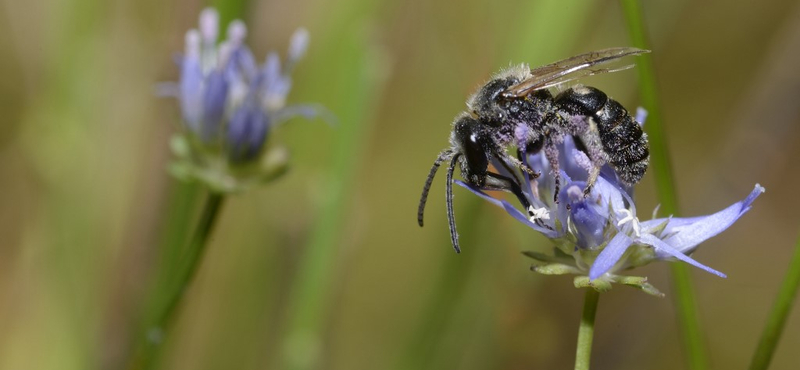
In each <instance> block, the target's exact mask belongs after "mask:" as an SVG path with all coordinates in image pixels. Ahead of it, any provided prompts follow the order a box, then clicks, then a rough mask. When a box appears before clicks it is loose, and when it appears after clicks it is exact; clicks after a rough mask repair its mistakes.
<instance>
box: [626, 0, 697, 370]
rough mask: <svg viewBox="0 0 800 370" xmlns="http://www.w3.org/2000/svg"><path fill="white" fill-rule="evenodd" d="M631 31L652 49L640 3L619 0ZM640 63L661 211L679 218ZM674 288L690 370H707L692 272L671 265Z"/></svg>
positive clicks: (651, 78)
mask: <svg viewBox="0 0 800 370" xmlns="http://www.w3.org/2000/svg"><path fill="white" fill-rule="evenodd" d="M620 3H621V4H622V9H623V13H624V14H625V20H626V23H627V24H628V31H629V33H630V36H631V42H632V43H633V46H635V47H638V48H642V49H648V50H649V49H650V46H649V42H648V39H647V32H646V31H645V26H644V20H643V19H644V17H643V16H642V9H641V4H640V3H639V0H620ZM636 59H637V69H638V71H639V79H640V84H641V96H642V104H643V105H644V107H645V109H647V124H646V126H645V127H646V129H647V132H648V138H649V142H650V162H651V163H652V166H651V168H652V171H653V172H654V173H655V181H656V191H657V193H658V198H659V201H660V202H661V209H662V211H663V212H664V213H665V214H668V215H676V214H678V202H677V195H676V191H675V182H674V179H673V176H672V165H671V164H670V158H669V153H668V150H667V140H666V135H665V134H664V128H663V125H662V118H661V108H660V106H659V103H658V94H657V91H656V90H657V89H656V82H655V80H656V78H655V72H654V68H653V58H652V55H651V54H643V55H641V56H639V57H637V58H636ZM671 269H672V284H673V289H674V290H675V305H676V306H677V307H676V309H677V313H678V321H679V324H680V327H681V339H682V342H683V344H684V350H685V351H686V356H687V357H688V361H689V365H690V368H691V369H693V370H701V369H706V368H707V367H708V366H707V365H708V359H707V358H706V352H705V348H704V346H703V340H702V332H701V330H700V323H699V321H698V318H697V312H696V306H697V303H696V298H695V294H694V291H693V289H692V281H691V276H690V275H689V268H688V267H687V266H686V265H685V264H681V263H673V264H672V267H671Z"/></svg>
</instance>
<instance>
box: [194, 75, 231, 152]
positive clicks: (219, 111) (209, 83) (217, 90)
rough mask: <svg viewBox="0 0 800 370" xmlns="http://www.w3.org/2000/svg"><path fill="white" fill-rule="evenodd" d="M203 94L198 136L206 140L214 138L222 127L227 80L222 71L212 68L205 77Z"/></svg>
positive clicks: (226, 96) (226, 95)
mask: <svg viewBox="0 0 800 370" xmlns="http://www.w3.org/2000/svg"><path fill="white" fill-rule="evenodd" d="M204 90H205V91H204V94H203V125H202V127H201V129H200V138H201V139H202V140H203V141H205V142H208V141H209V140H211V139H213V138H215V137H216V136H217V135H218V134H219V132H220V129H221V128H222V118H223V116H224V115H225V103H226V101H227V98H228V81H227V79H226V78H225V74H224V73H223V72H222V71H218V70H214V71H211V73H209V74H208V76H207V77H206V86H205V89H204Z"/></svg>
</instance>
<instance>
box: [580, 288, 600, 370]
mask: <svg viewBox="0 0 800 370" xmlns="http://www.w3.org/2000/svg"><path fill="white" fill-rule="evenodd" d="M598 300H600V293H599V292H598V291H596V290H594V289H592V288H588V289H586V296H585V298H584V301H583V315H582V316H581V325H580V327H578V345H577V349H576V350H575V370H589V362H590V360H591V358H592V340H593V339H594V318H595V316H596V315H597V301H598Z"/></svg>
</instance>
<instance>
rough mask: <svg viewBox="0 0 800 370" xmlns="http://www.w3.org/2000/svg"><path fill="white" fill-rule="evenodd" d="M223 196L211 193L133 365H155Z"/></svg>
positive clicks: (148, 327) (196, 266)
mask: <svg viewBox="0 0 800 370" xmlns="http://www.w3.org/2000/svg"><path fill="white" fill-rule="evenodd" d="M224 199H225V198H224V196H223V195H222V194H219V193H210V194H209V195H208V197H207V200H206V203H205V206H204V207H203V211H202V213H201V215H200V220H199V221H198V223H197V227H196V228H195V231H194V234H193V235H192V238H191V239H190V241H189V244H188V245H187V247H186V249H185V252H184V255H183V258H181V261H180V263H179V264H178V268H179V271H178V275H177V276H176V277H175V278H174V279H173V280H169V281H167V282H166V283H167V284H168V285H167V288H168V290H167V294H166V297H165V299H164V301H163V302H165V303H164V304H163V305H161V306H159V307H158V310H157V312H156V313H155V315H154V316H153V317H154V319H153V320H151V321H148V325H147V326H146V327H145V332H144V333H143V336H144V337H145V344H144V345H143V349H142V353H141V355H140V356H139V357H138V360H137V359H134V361H135V362H134V364H133V366H131V368H134V369H150V368H152V367H153V366H154V365H155V363H156V361H157V357H158V351H159V348H160V344H161V343H162V342H163V336H164V335H165V334H166V333H167V332H168V329H169V326H170V325H171V323H172V321H173V320H174V317H175V313H176V310H177V308H178V306H179V305H180V303H181V301H182V300H183V297H184V296H185V294H186V290H187V288H188V287H189V285H190V284H191V283H192V280H193V279H194V276H195V275H196V273H197V269H198V267H199V266H200V262H201V260H202V257H203V255H204V252H205V249H206V245H207V244H208V236H209V235H210V234H211V231H212V230H213V228H214V224H215V222H216V220H217V216H218V215H219V213H220V209H221V207H222V203H223V201H224ZM139 361H140V362H139Z"/></svg>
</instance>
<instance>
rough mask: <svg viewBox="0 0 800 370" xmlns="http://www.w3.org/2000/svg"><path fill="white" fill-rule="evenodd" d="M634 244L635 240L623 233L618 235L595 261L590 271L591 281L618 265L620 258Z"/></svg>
mask: <svg viewBox="0 0 800 370" xmlns="http://www.w3.org/2000/svg"><path fill="white" fill-rule="evenodd" d="M631 244H633V240H632V239H631V238H629V237H628V236H627V235H625V234H623V233H617V235H615V236H614V237H613V238H612V239H611V241H609V242H608V244H607V245H606V247H605V248H604V249H603V251H602V252H600V255H598V256H597V259H595V260H594V263H593V264H592V268H591V269H590V270H589V280H594V279H597V278H599V277H600V276H602V275H603V274H605V273H606V272H608V270H611V268H613V267H614V265H616V264H617V262H618V261H619V259H620V257H622V255H623V254H625V251H626V250H628V247H630V246H631Z"/></svg>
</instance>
